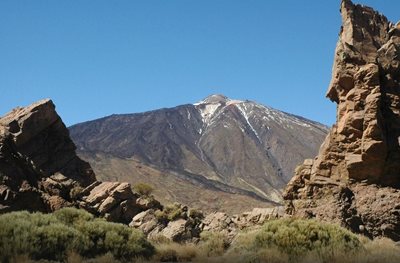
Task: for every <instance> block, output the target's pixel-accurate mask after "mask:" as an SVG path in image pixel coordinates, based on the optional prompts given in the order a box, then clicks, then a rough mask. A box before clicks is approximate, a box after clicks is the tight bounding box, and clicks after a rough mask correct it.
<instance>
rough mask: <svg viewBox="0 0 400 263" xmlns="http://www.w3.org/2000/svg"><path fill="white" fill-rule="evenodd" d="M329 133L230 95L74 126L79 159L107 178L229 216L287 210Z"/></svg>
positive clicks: (289, 115)
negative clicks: (301, 171)
mask: <svg viewBox="0 0 400 263" xmlns="http://www.w3.org/2000/svg"><path fill="white" fill-rule="evenodd" d="M327 131H328V129H327V127H325V126H324V125H322V124H320V123H317V122H313V121H310V120H307V119H304V118H302V117H299V116H295V115H292V114H288V113H285V112H282V111H279V110H276V109H273V108H271V107H268V106H263V105H261V104H259V103H256V102H253V101H247V100H246V101H243V100H233V99H229V98H227V97H226V96H223V95H211V96H208V97H207V98H205V99H204V100H202V101H200V102H198V103H195V104H186V105H181V106H177V107H174V108H168V109H159V110H154V111H149V112H144V113H137V114H115V115H111V116H108V117H105V118H101V119H97V120H94V121H89V122H85V123H80V124H77V125H74V126H72V127H70V132H71V136H72V138H73V140H74V141H75V143H76V144H77V147H78V154H79V155H80V156H81V157H82V158H84V159H85V160H86V161H89V162H90V164H91V165H92V166H93V169H94V170H95V171H96V174H97V176H98V177H99V178H102V179H103V180H109V179H110V178H113V179H114V178H117V179H118V180H123V181H128V182H131V183H135V182H136V181H142V182H145V183H148V184H151V185H153V186H154V188H155V191H154V195H155V196H156V197H157V199H159V200H160V201H162V202H163V203H173V202H175V201H177V202H180V203H185V204H186V205H188V206H190V207H195V208H198V209H201V210H203V211H207V212H212V211H216V210H218V211H223V212H227V213H229V214H237V213H241V212H243V211H246V210H247V209H248V207H271V206H274V205H277V204H279V203H282V201H283V200H282V190H283V188H284V187H285V185H286V183H287V182H288V181H289V180H290V178H291V177H292V175H293V170H294V169H295V167H296V165H298V164H299V163H301V162H302V160H303V159H304V158H310V157H313V156H314V155H315V154H317V152H318V147H319V145H320V144H321V143H322V141H323V139H324V138H325V136H326V133H327ZM166 186H167V187H166ZM159 189H167V191H165V190H162V191H161V190H159Z"/></svg>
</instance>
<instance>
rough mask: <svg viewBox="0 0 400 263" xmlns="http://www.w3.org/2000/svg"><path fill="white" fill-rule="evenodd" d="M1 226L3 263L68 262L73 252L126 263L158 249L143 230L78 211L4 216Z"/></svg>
mask: <svg viewBox="0 0 400 263" xmlns="http://www.w3.org/2000/svg"><path fill="white" fill-rule="evenodd" d="M0 225H1V227H0V251H1V253H0V262H9V261H10V260H11V259H13V258H15V256H16V255H27V256H29V257H31V258H32V259H48V260H57V261H64V260H66V258H67V254H68V253H70V252H71V251H75V252H76V253H78V254H79V255H81V256H84V257H97V256H100V255H103V254H106V253H111V254H112V256H114V257H115V258H117V259H123V260H130V259H132V258H133V257H150V256H151V255H152V254H153V253H154V247H153V246H152V245H151V244H150V243H149V242H148V241H147V240H146V239H145V237H144V235H143V234H142V233H141V232H140V231H138V230H136V229H132V228H129V227H128V226H125V225H122V224H116V223H110V222H106V221H105V220H102V219H95V218H93V216H92V215H91V214H89V213H87V212H85V211H81V210H78V209H74V208H64V209H61V210H59V211H57V212H55V213H54V214H42V213H33V214H31V213H28V212H12V213H8V214H3V215H0Z"/></svg>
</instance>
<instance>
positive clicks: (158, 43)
mask: <svg viewBox="0 0 400 263" xmlns="http://www.w3.org/2000/svg"><path fill="white" fill-rule="evenodd" d="M356 2H357V3H362V4H365V5H369V6H372V7H374V8H375V9H377V10H379V11H380V12H382V13H384V14H385V15H386V16H387V17H388V18H389V19H390V20H391V21H393V22H396V21H398V20H400V11H399V10H400V1H399V0H384V1H382V0H357V1H356ZM339 4H340V1H339V0H324V1H322V0H308V1H295V0H279V1H272V0H240V1H239V0H196V1H195V0H142V1H134V0H108V1H105V0H81V1H78V0H75V1H72V0H63V1H56V0H48V1H42V0H29V1H28V0H27V1H19V0H1V1H0V36H1V38H0V98H1V100H0V115H3V114H4V113H6V112H8V111H9V110H10V109H11V108H13V107H15V106H24V105H28V104H30V103H32V102H34V101H36V100H39V99H41V98H51V99H53V101H54V102H55V104H56V106H57V110H58V112H59V114H60V115H61V117H62V118H63V120H64V122H65V123H66V124H67V125H72V124H75V123H78V122H82V121H87V120H91V119H95V118H99V117H103V116H106V115H110V114H113V113H134V112H142V111H147V110H152V109H157V108H162V107H172V106H176V105H180V104H186V103H194V102H196V101H199V100H201V99H202V98H204V97H206V96H208V95H210V94H213V93H222V94H225V95H227V96H228V97H231V98H235V99H249V100H254V101H257V102H260V103H262V104H265V105H269V106H272V107H274V108H277V109H280V110H283V111H286V112H290V113H294V114H297V115H301V116H304V117H307V118H310V119H313V120H316V121H319V122H322V123H324V124H328V125H331V124H332V123H333V122H334V120H335V109H336V106H335V104H334V103H331V102H330V101H329V100H328V99H326V98H325V92H326V90H327V87H328V84H329V81H330V78H331V68H332V62H333V54H334V48H335V45H336V41H337V36H338V32H339V28H340V14H339Z"/></svg>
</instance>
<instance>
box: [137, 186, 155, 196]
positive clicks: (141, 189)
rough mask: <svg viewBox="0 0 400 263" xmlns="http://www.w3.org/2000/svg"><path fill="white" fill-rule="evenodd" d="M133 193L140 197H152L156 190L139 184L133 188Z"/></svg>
mask: <svg viewBox="0 0 400 263" xmlns="http://www.w3.org/2000/svg"><path fill="white" fill-rule="evenodd" d="M133 191H135V192H136V193H138V194H140V195H144V196H150V195H151V193H152V192H153V191H154V188H153V187H152V186H151V185H149V184H145V183H137V184H135V185H134V186H133Z"/></svg>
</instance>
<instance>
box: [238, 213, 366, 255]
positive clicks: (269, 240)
mask: <svg viewBox="0 0 400 263" xmlns="http://www.w3.org/2000/svg"><path fill="white" fill-rule="evenodd" d="M362 248H363V245H362V243H361V242H360V240H359V239H358V237H357V236H356V235H354V234H353V233H351V232H350V231H348V230H346V229H344V228H342V227H340V226H337V225H332V224H327V223H322V222H318V221H316V220H296V219H278V220H271V221H268V222H267V223H266V224H265V225H264V226H263V227H262V228H261V229H260V230H257V231H253V232H249V233H247V234H242V235H241V236H239V237H238V238H237V240H235V242H234V244H233V246H232V250H233V251H234V252H236V253H238V252H239V251H251V252H253V254H257V253H258V252H259V251H262V250H265V249H273V250H276V251H279V252H280V253H282V254H285V255H288V257H289V259H294V258H298V257H302V256H304V255H306V254H308V253H311V252H312V253H315V254H317V255H318V257H320V258H322V259H323V260H327V261H329V260H330V259H331V258H332V257H334V256H335V255H334V253H337V252H338V251H340V252H341V253H347V254H351V253H355V252H357V251H360V249H362Z"/></svg>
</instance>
